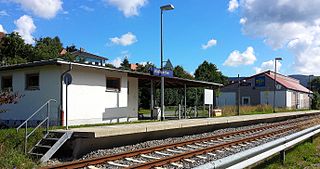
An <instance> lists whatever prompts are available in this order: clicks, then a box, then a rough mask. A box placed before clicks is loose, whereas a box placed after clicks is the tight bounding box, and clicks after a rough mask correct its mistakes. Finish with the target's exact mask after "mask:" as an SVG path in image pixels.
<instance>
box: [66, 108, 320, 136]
mask: <svg viewBox="0 0 320 169" xmlns="http://www.w3.org/2000/svg"><path fill="white" fill-rule="evenodd" d="M317 112H319V111H298V112H285V113H273V114H256V115H241V116H230V117H214V118H200V119H181V120H167V121H162V122H160V121H157V122H146V123H133V124H119V125H106V126H95V127H81V128H71V129H70V130H71V131H73V132H75V133H77V132H79V133H92V134H94V137H96V138H99V137H109V136H116V135H125V134H134V133H145V132H154V131H160V130H170V129H179V128H188V127H198V126H208V125H218V124H231V123H239V122H248V121H260V120H267V119H274V118H286V117H295V116H301V115H307V114H314V113H317ZM319 113H320V112H319Z"/></svg>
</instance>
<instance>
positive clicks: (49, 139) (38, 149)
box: [16, 99, 72, 162]
mask: <svg viewBox="0 0 320 169" xmlns="http://www.w3.org/2000/svg"><path fill="white" fill-rule="evenodd" d="M55 102H57V101H56V100H55V99H49V100H48V101H46V102H45V103H44V104H43V105H42V106H40V107H39V108H38V109H37V110H36V111H35V112H34V113H32V115H31V116H30V117H29V118H27V119H26V120H25V121H24V122H23V123H21V124H20V126H18V127H17V128H16V130H17V132H19V130H20V129H22V128H24V131H25V133H24V153H25V154H27V153H28V154H29V155H32V156H34V157H36V158H38V159H39V160H40V161H41V162H46V161H48V160H49V159H50V157H52V156H53V154H54V153H55V152H57V151H58V149H59V148H60V147H61V146H62V145H63V144H64V143H65V142H66V141H67V140H68V139H69V138H70V137H71V136H72V132H71V131H63V132H53V131H49V127H50V112H51V110H50V108H51V106H50V105H51V104H52V103H55ZM43 110H46V114H45V118H44V119H43V120H42V121H41V122H40V123H39V124H38V125H37V126H36V127H34V128H33V129H32V130H31V131H29V130H28V127H30V126H29V124H30V123H28V122H29V121H30V120H32V118H34V117H35V116H36V115H39V114H40V113H41V112H43ZM44 124H45V128H44V126H43V125H44ZM37 129H45V133H46V134H45V136H44V137H43V138H42V139H41V140H40V141H39V142H38V143H37V144H36V145H35V146H34V147H33V148H32V149H31V150H30V151H28V138H29V137H30V136H31V135H32V134H33V133H34V132H35V131H36V130H37Z"/></svg>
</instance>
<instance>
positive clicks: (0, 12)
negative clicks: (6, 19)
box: [0, 10, 9, 16]
mask: <svg viewBox="0 0 320 169" xmlns="http://www.w3.org/2000/svg"><path fill="white" fill-rule="evenodd" d="M0 16H9V14H8V12H7V11H5V10H1V11H0Z"/></svg>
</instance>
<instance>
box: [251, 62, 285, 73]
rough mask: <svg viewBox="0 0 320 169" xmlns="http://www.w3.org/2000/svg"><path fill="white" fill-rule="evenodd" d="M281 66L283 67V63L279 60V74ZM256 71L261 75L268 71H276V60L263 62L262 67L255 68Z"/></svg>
mask: <svg viewBox="0 0 320 169" xmlns="http://www.w3.org/2000/svg"><path fill="white" fill-rule="evenodd" d="M281 66H282V64H281V62H280V61H278V60H277V72H280V68H281ZM254 69H255V71H256V73H261V72H263V71H267V70H272V71H274V60H269V61H265V62H262V64H261V66H260V67H255V68H254Z"/></svg>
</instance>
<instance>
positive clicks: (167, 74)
mask: <svg viewBox="0 0 320 169" xmlns="http://www.w3.org/2000/svg"><path fill="white" fill-rule="evenodd" d="M150 73H151V74H152V75H155V76H164V77H173V71H172V70H162V71H161V70H160V69H158V68H155V67H153V68H150Z"/></svg>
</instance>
